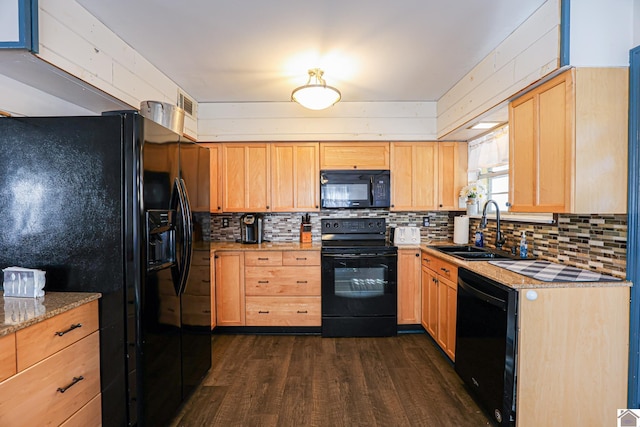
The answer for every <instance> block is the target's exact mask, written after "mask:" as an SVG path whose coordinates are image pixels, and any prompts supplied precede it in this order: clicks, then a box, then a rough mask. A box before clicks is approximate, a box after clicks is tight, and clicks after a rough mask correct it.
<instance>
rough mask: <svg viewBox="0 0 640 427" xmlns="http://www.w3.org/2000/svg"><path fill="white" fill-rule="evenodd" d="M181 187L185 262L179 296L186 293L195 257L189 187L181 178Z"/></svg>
mask: <svg viewBox="0 0 640 427" xmlns="http://www.w3.org/2000/svg"><path fill="white" fill-rule="evenodd" d="M180 187H181V190H182V199H181V200H182V203H183V205H182V209H181V212H182V217H183V221H182V224H183V233H184V234H183V235H184V240H183V242H184V245H185V247H184V248H183V254H184V257H183V258H184V261H183V264H182V278H181V281H180V289H179V291H178V295H181V294H183V293H184V291H185V289H186V287H187V280H188V279H189V272H190V270H191V258H192V255H193V220H192V216H191V202H190V201H189V193H187V186H186V184H185V182H184V179H182V178H180Z"/></svg>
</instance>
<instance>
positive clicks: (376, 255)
mask: <svg viewBox="0 0 640 427" xmlns="http://www.w3.org/2000/svg"><path fill="white" fill-rule="evenodd" d="M322 256H323V257H329V258H381V257H383V258H397V257H398V254H367V253H364V254H359V253H358V254H356V253H352V254H322Z"/></svg>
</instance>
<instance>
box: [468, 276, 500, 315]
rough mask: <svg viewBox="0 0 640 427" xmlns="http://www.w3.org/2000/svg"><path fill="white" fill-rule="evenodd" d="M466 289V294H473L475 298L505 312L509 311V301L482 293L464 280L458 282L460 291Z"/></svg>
mask: <svg viewBox="0 0 640 427" xmlns="http://www.w3.org/2000/svg"><path fill="white" fill-rule="evenodd" d="M460 288H462V289H464V290H465V291H466V292H468V293H469V294H471V295H472V296H473V297H475V298H478V299H480V300H482V301H484V302H486V303H488V304H491V305H493V306H496V307H499V308H501V309H502V310H504V311H507V301H505V300H503V299H501V298H497V297H494V296H493V295H489V294H488V293H486V292H482V291H481V290H479V289H476V288H474V287H473V285H471V284H469V283H467V282H465V281H464V280H458V289H460Z"/></svg>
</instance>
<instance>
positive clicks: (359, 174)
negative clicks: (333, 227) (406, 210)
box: [320, 170, 391, 208]
mask: <svg viewBox="0 0 640 427" xmlns="http://www.w3.org/2000/svg"><path fill="white" fill-rule="evenodd" d="M320 199H321V207H322V208H388V207H389V206H390V205H391V176H390V174H389V171H388V170H323V171H320Z"/></svg>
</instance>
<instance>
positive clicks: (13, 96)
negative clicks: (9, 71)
mask: <svg viewBox="0 0 640 427" xmlns="http://www.w3.org/2000/svg"><path fill="white" fill-rule="evenodd" d="M0 110H2V111H6V112H8V113H10V114H11V115H13V116H59V115H60V114H61V113H60V112H61V111H64V115H69V116H71V115H78V116H92V115H95V113H94V112H92V111H90V110H87V109H85V108H82V107H80V106H78V105H76V104H73V103H71V102H68V101H65V100H63V99H60V98H58V97H55V96H52V95H50V94H48V93H46V92H43V91H41V90H38V89H36V88H34V87H32V86H29V85H26V84H24V83H21V82H19V81H17V80H13V79H10V78H8V77H6V76H3V75H2V74H0ZM0 120H1V119H0Z"/></svg>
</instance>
